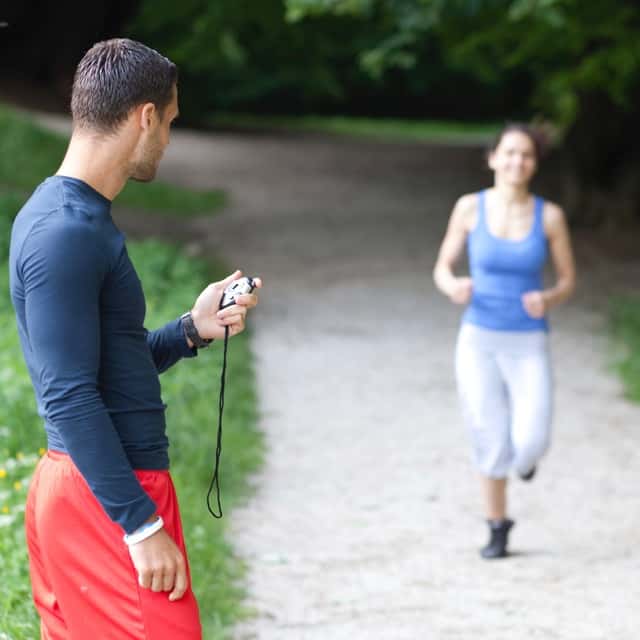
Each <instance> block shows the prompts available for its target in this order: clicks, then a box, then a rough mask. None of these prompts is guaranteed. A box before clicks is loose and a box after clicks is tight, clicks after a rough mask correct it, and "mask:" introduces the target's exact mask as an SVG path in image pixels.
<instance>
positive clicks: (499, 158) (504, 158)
mask: <svg viewBox="0 0 640 640" xmlns="http://www.w3.org/2000/svg"><path fill="white" fill-rule="evenodd" d="M537 166H538V162H537V159H536V148H535V145H534V143H533V140H532V139H531V138H530V137H529V136H528V135H527V134H526V133H523V132H522V131H508V132H507V133H505V134H504V135H503V136H502V138H501V139H500V142H499V143H498V146H497V147H496V148H495V149H494V150H493V151H492V152H491V153H490V154H489V167H490V168H491V169H493V171H494V173H495V176H496V182H502V183H503V184H504V183H506V184H510V185H513V186H524V185H527V184H528V183H529V181H530V180H531V178H532V177H533V174H534V173H535V172H536V168H537Z"/></svg>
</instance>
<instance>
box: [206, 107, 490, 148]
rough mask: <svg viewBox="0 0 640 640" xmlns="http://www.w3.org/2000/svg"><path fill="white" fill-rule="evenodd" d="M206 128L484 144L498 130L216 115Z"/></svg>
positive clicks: (461, 124)
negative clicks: (286, 131) (285, 131)
mask: <svg viewBox="0 0 640 640" xmlns="http://www.w3.org/2000/svg"><path fill="white" fill-rule="evenodd" d="M208 124H210V125H211V126H214V127H228V128H239V129H273V130H288V131H304V132H314V133H331V134H337V135H346V136H354V137H360V138H376V139H382V140H390V141H394V140H397V141H404V140H408V141H414V142H446V143H485V142H488V141H490V140H492V139H493V137H494V136H495V135H496V134H497V133H498V131H499V130H500V128H501V125H500V124H499V123H469V122H453V121H440V120H406V119H402V120H400V119H390V118H380V119H374V118H352V117H345V116H299V117H294V116H286V117H285V116H255V115H248V114H226V113H219V114H215V115H213V116H211V118H210V119H209V120H208Z"/></svg>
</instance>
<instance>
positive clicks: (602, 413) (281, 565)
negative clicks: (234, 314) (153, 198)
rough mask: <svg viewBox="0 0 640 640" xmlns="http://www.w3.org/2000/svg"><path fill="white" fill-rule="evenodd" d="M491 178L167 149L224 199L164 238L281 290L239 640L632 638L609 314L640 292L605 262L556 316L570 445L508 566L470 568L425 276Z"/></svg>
mask: <svg viewBox="0 0 640 640" xmlns="http://www.w3.org/2000/svg"><path fill="white" fill-rule="evenodd" d="M480 165H481V154H480V152H479V151H478V150H470V149H464V148H444V147H436V146H434V147H430V146H426V145H421V146H410V145H400V144H375V143H366V142H353V141H344V140H337V139H330V138H321V137H309V136H307V137H304V136H291V137H284V136H278V137H271V136H269V135H263V136H231V135H229V136H225V135H218V136H211V137H205V136H202V135H196V134H192V133H188V132H178V133H176V134H175V136H174V139H173V142H172V145H171V146H170V147H169V149H168V151H167V154H166V158H165V160H164V163H163V166H162V170H161V174H162V176H163V177H164V178H166V179H167V180H171V181H176V182H180V183H183V184H187V185H192V186H198V187H204V186H209V187H210V186H218V185H219V186H223V187H225V188H227V189H229V190H230V193H231V194H232V201H231V206H230V207H229V209H228V210H227V211H226V212H225V213H224V215H222V216H220V217H218V218H216V219H213V220H206V221H205V220H203V221H200V222H198V223H196V224H195V225H193V226H191V227H189V228H186V227H182V226H181V225H178V226H177V227H175V228H174V229H172V232H173V233H175V234H176V235H181V237H183V238H185V239H187V238H188V239H190V241H191V242H192V243H194V242H195V244H194V250H197V249H203V248H204V249H205V250H206V248H208V247H213V248H215V249H216V250H219V251H221V252H222V253H223V254H225V255H226V257H227V258H228V259H229V260H230V262H231V263H232V264H234V265H240V266H242V267H243V268H244V269H245V270H246V271H247V273H254V274H260V275H262V276H263V277H264V279H265V283H266V288H265V291H264V294H263V296H262V302H261V306H260V308H259V310H258V311H257V312H256V314H255V317H254V321H253V335H254V340H253V348H254V351H255V356H256V362H257V377H258V387H259V402H260V416H261V418H260V420H261V427H262V429H263V430H264V432H265V433H266V441H267V447H268V456H267V461H266V464H265V466H264V468H263V470H262V472H261V474H260V475H259V477H257V478H255V486H256V491H255V495H254V497H253V498H252V499H251V500H250V501H249V502H248V504H247V505H246V506H245V507H243V508H240V509H237V510H236V511H235V512H234V513H233V516H232V520H233V521H232V535H233V543H234V545H235V547H236V549H237V552H238V553H239V554H240V555H241V556H242V557H244V558H246V560H247V562H248V566H249V600H248V604H249V606H251V607H253V608H254V609H255V612H256V616H255V618H254V619H252V620H251V621H249V622H247V623H246V624H243V625H240V626H239V627H237V629H236V630H235V633H234V636H233V637H234V638H235V639H236V640H249V639H252V638H257V639H259V640H342V639H348V640H458V639H460V640H471V639H474V638H479V639H487V640H489V639H491V640H525V639H528V638H545V639H546V638H549V639H562V640H609V639H614V638H615V639H616V640H635V639H636V638H637V637H638V633H639V632H640V631H639V630H640V605H639V604H638V603H639V602H640V585H639V582H638V579H637V575H638V571H639V570H640V554H639V553H638V551H637V544H638V532H639V531H640V509H639V508H638V495H639V489H638V487H639V485H640V440H639V437H638V433H639V431H638V430H639V429H640V409H639V408H638V407H633V406H631V405H630V404H628V403H627V402H625V401H624V400H623V399H622V396H621V388H620V385H619V383H618V382H617V380H616V378H615V376H614V375H613V374H612V372H611V362H610V360H609V359H608V356H607V351H608V345H607V343H606V338H605V336H604V326H605V320H604V316H603V313H602V305H601V304H600V300H601V297H602V295H601V294H602V291H603V290H605V291H609V290H610V289H611V287H612V286H613V284H614V283H619V282H620V279H619V277H620V276H624V281H628V282H631V283H633V282H635V283H637V282H638V281H640V279H639V278H638V276H640V270H639V269H638V264H637V263H635V265H632V266H633V267H634V269H635V271H634V272H633V274H632V273H631V271H630V268H631V267H630V266H629V265H623V264H618V265H613V266H611V267H610V268H609V269H608V270H607V271H605V270H603V269H602V268H601V267H600V266H599V264H598V261H597V260H590V263H591V264H590V266H589V268H588V269H586V270H585V269H584V268H583V269H582V272H581V283H580V292H579V294H578V296H577V297H576V299H575V300H574V301H573V302H572V303H571V304H570V305H568V306H566V307H564V308H563V309H562V310H560V311H558V312H557V313H556V314H555V315H554V317H553V318H552V322H553V327H554V330H553V334H552V335H553V337H552V341H553V342H552V343H553V350H554V355H555V357H554V360H555V375H556V380H557V411H556V420H555V442H554V446H553V448H552V451H551V453H550V454H549V456H548V457H547V458H546V459H545V461H544V463H543V464H542V466H541V468H540V470H539V474H538V476H537V477H536V479H535V481H534V482H533V483H532V484H530V485H523V484H522V483H519V482H515V481H514V483H513V486H512V491H511V495H512V508H511V512H512V515H513V517H514V518H515V520H516V521H517V526H516V527H515V529H514V531H513V534H512V549H513V550H514V552H515V553H514V556H513V557H512V558H510V559H508V560H504V561H498V562H495V563H487V562H484V561H481V560H480V559H479V557H478V554H477V548H478V547H479V546H480V545H481V544H483V543H484V538H485V528H484V523H483V521H482V519H481V516H480V511H479V505H480V494H479V490H478V486H477V480H476V477H475V474H474V472H473V470H472V468H471V465H470V462H469V457H468V443H467V439H466V437H465V432H464V429H463V426H462V424H461V419H460V413H459V411H458V406H457V400H456V395H455V387H454V381H453V367H452V353H453V344H454V340H455V335H456V330H457V323H458V317H459V309H456V308H453V307H452V306H451V305H449V304H448V303H447V301H446V300H445V299H443V298H442V297H441V296H439V295H438V294H437V293H436V291H435V289H434V286H433V284H432V281H431V277H430V272H431V268H432V265H433V261H434V259H435V252H436V249H437V246H438V243H439V240H440V238H441V236H442V233H443V231H444V226H445V224H446V219H447V216H448V212H449V210H450V208H451V206H452V204H453V201H454V199H455V197H456V196H457V195H459V194H460V193H461V192H463V191H470V190H472V189H475V188H478V187H481V186H482V185H484V184H485V183H486V181H487V180H488V178H489V175H488V174H487V173H484V172H482V171H481V170H480ZM196 230H197V240H195V241H194V231H196Z"/></svg>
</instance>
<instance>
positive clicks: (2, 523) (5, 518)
mask: <svg viewBox="0 0 640 640" xmlns="http://www.w3.org/2000/svg"><path fill="white" fill-rule="evenodd" d="M15 520H16V515H15V513H10V514H8V515H7V514H4V513H1V514H0V528H2V527H9V526H11V525H12V524H13V523H14V522H15ZM2 637H3V636H0V640H2Z"/></svg>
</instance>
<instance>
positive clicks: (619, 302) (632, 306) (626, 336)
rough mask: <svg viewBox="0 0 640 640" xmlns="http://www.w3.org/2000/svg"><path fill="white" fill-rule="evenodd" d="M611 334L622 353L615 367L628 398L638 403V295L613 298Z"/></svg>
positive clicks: (639, 369)
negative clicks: (621, 347)
mask: <svg viewBox="0 0 640 640" xmlns="http://www.w3.org/2000/svg"><path fill="white" fill-rule="evenodd" d="M611 327H612V331H613V335H614V336H615V338H616V339H617V340H618V341H619V342H620V343H621V344H622V346H623V348H624V355H623V356H622V357H621V358H620V360H619V361H618V363H617V368H618V371H619V373H620V376H621V377H622V381H623V383H624V386H625V393H626V395H627V397H628V398H629V399H630V400H633V401H634V402H638V403H640V296H628V297H620V298H615V299H614V300H613V302H612V305H611Z"/></svg>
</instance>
